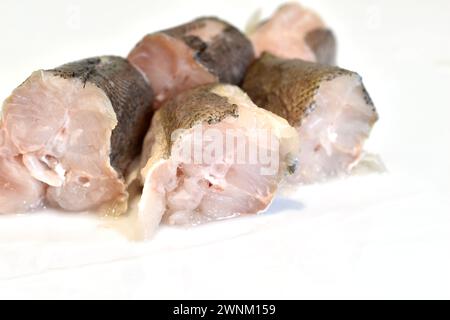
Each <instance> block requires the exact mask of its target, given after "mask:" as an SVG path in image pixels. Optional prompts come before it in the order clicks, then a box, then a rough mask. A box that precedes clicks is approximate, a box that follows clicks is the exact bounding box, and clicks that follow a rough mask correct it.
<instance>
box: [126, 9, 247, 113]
mask: <svg viewBox="0 0 450 320" xmlns="http://www.w3.org/2000/svg"><path fill="white" fill-rule="evenodd" d="M253 58H254V53H253V47H252V44H251V42H250V41H249V40H248V39H247V37H246V36H245V35H244V34H242V33H241V32H240V31H239V30H238V29H236V28H235V27H233V26H232V25H230V24H229V23H227V22H225V21H222V20H219V19H217V18H213V17H206V18H199V19H196V20H194V21H192V22H189V23H186V24H183V25H180V26H178V27H174V28H172V29H168V30H164V31H160V32H157V33H153V34H149V35H147V36H145V37H144V38H143V39H142V40H141V41H140V42H139V43H138V44H137V45H136V47H135V48H134V49H133V50H132V51H131V52H130V54H129V56H128V59H129V61H130V62H131V63H132V64H133V65H134V66H135V67H136V68H137V69H138V70H140V71H141V72H142V73H143V74H144V75H145V77H146V78H147V79H148V81H149V83H150V85H151V86H152V88H153V90H154V92H155V104H154V105H155V107H156V108H157V107H159V106H161V104H162V103H163V102H164V101H165V100H167V99H168V98H170V97H173V96H175V95H176V94H177V93H179V92H182V91H184V90H187V89H190V88H194V87H196V86H198V85H202V84H208V83H215V82H219V81H220V82H224V83H231V84H240V83H241V81H242V79H243V77H244V74H245V71H246V69H247V67H248V65H249V64H250V63H251V62H252V60H253Z"/></svg>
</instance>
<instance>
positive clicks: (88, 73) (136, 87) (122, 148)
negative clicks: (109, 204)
mask: <svg viewBox="0 0 450 320" xmlns="http://www.w3.org/2000/svg"><path fill="white" fill-rule="evenodd" d="M47 71H48V72H51V73H53V74H54V75H57V76H60V77H62V78H64V79H73V78H78V79H81V80H82V81H84V83H86V82H89V83H92V84H94V85H96V86H97V87H99V88H100V89H101V90H103V91H104V92H105V94H106V95H107V97H108V98H109V99H110V101H111V104H112V107H113V109H114V112H115V114H116V117H117V126H116V127H115V128H114V130H113V131H112V135H111V153H110V161H111V165H112V166H113V167H114V169H116V170H117V171H118V172H119V173H121V174H122V175H124V174H125V172H126V169H127V168H128V166H129V164H130V163H131V161H133V159H135V158H136V156H138V154H139V153H140V150H141V145H142V141H143V138H144V136H145V133H146V131H147V129H148V126H149V123H150V119H151V116H152V113H153V112H152V108H151V104H152V101H153V91H152V89H151V87H150V86H149V84H148V83H147V81H146V80H145V79H144V77H143V76H142V74H141V73H140V72H139V71H138V70H136V69H135V68H134V67H133V66H132V65H131V64H130V63H129V62H128V61H127V60H126V59H124V58H121V57H117V56H101V57H94V58H88V59H83V60H79V61H75V62H71V63H67V64H64V65H62V66H60V67H57V68H54V69H51V70H47Z"/></svg>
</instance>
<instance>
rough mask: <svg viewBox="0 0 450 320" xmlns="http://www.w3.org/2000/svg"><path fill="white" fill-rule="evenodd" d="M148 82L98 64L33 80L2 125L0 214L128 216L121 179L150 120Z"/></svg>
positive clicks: (125, 68) (121, 65)
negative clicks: (98, 211) (47, 211)
mask: <svg viewBox="0 0 450 320" xmlns="http://www.w3.org/2000/svg"><path fill="white" fill-rule="evenodd" d="M152 99H153V94H152V90H151V88H150V87H149V85H148V83H147V81H146V80H145V79H144V77H143V76H142V75H141V74H140V72H139V71H137V70H136V69H135V68H134V67H133V66H132V65H131V64H130V63H129V62H128V61H127V60H126V59H123V58H120V57H115V56H103V57H96V58H90V59H85V60H81V61H77V62H73V63H68V64H65V65H63V66H60V67H58V68H55V69H52V70H45V71H44V70H39V71H36V72H34V73H33V74H32V75H31V76H30V77H29V78H28V79H27V80H26V81H25V82H24V83H22V84H21V85H20V86H19V87H17V88H16V89H15V90H14V91H13V93H12V94H11V96H10V97H9V98H8V99H6V101H5V102H4V105H3V109H2V113H3V114H2V118H1V123H0V194H1V196H0V212H2V213H3V212H13V211H14V212H15V211H27V210H30V209H33V208H36V207H39V206H40V205H42V204H43V203H45V204H49V205H51V206H54V207H57V208H62V209H65V210H69V211H81V210H88V209H95V208H98V207H99V206H101V205H107V204H108V205H110V206H111V209H112V210H113V211H114V210H116V212H114V213H117V214H118V213H120V212H121V211H123V210H125V208H126V198H127V192H126V186H125V183H124V179H123V178H124V176H125V174H126V171H127V168H128V166H129V164H130V163H131V162H132V161H133V160H134V159H135V158H136V157H137V156H138V155H139V153H140V151H141V146H142V140H143V137H144V135H145V133H146V131H147V129H148V124H149V122H150V117H151V115H152V109H151V104H152Z"/></svg>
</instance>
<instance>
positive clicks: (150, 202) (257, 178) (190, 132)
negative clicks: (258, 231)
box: [138, 84, 298, 237]
mask: <svg viewBox="0 0 450 320" xmlns="http://www.w3.org/2000/svg"><path fill="white" fill-rule="evenodd" d="M230 141H231V142H230ZM297 152H298V136H297V132H296V130H295V129H294V128H292V127H291V126H290V125H289V124H288V122H287V121H286V120H284V119H282V118H281V117H278V116H276V115H275V114H273V113H271V112H269V111H267V110H264V109H261V108H258V107H257V106H255V105H254V104H253V103H252V101H251V100H250V99H249V98H248V96H247V95H246V94H245V93H244V92H242V91H241V90H240V89H239V88H238V87H236V86H232V85H225V84H212V85H205V86H201V87H198V88H195V89H192V90H189V91H186V92H184V93H182V94H180V95H178V96H177V97H175V98H174V99H171V100H169V101H168V102H167V103H166V104H164V105H163V106H162V107H161V108H160V109H159V110H158V111H157V112H156V113H155V116H154V117H153V121H152V126H151V128H150V131H149V133H148V134H147V136H146V138H145V141H144V150H143V156H142V167H143V169H142V172H141V173H142V181H143V184H144V189H143V194H142V198H141V201H140V204H139V213H138V221H139V223H140V225H141V227H142V231H143V233H144V235H145V236H146V237H149V236H151V234H152V233H153V231H154V230H155V228H156V227H157V226H158V225H159V223H160V222H161V220H162V221H164V222H166V223H169V224H197V223H202V222H207V221H212V220H219V219H225V218H229V217H234V216H237V215H242V214H255V213H258V212H261V211H263V210H265V209H266V208H267V207H268V206H269V204H270V203H271V201H272V199H273V197H274V194H275V191H276V190H277V187H278V185H279V183H280V181H281V180H282V179H283V178H284V177H285V176H288V175H290V174H292V173H293V172H294V171H295V168H296V167H295V164H296V153H297Z"/></svg>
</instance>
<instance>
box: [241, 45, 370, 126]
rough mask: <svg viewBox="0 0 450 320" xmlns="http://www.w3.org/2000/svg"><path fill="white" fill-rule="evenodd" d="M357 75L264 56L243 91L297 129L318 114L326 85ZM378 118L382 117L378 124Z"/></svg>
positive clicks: (319, 65)
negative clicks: (317, 106) (317, 102)
mask: <svg viewBox="0 0 450 320" xmlns="http://www.w3.org/2000/svg"><path fill="white" fill-rule="evenodd" d="M355 74H356V73H355V72H352V71H349V70H345V69H341V68H338V67H335V66H330V65H322V64H317V63H312V62H307V61H303V60H300V59H281V58H278V57H275V56H274V55H272V54H270V53H264V54H263V55H262V56H261V58H260V59H258V60H256V61H255V62H254V63H253V64H252V65H251V66H250V68H249V70H248V72H247V75H246V77H245V80H244V83H243V89H244V91H246V92H247V94H248V95H249V96H250V97H251V98H252V100H253V101H254V102H255V103H256V104H257V105H258V106H259V107H261V108H264V109H267V110H269V111H271V112H273V113H275V114H277V115H279V116H281V117H283V118H285V119H286V120H288V122H289V123H290V124H291V125H292V126H294V127H297V126H300V125H301V123H302V121H303V120H304V119H305V118H306V117H307V116H308V114H310V113H311V112H313V111H314V108H315V97H316V94H317V91H318V90H319V87H320V84H321V83H322V82H324V81H331V80H333V79H335V78H337V77H339V76H343V75H355ZM358 77H359V75H358ZM362 90H363V95H364V99H365V100H366V102H367V103H368V104H369V105H370V106H371V107H372V108H373V111H374V112H375V113H376V109H375V106H374V104H373V101H372V99H371V98H370V96H369V93H368V92H367V90H366V89H365V88H364V87H362ZM377 119H378V116H377V118H376V119H375V121H376V120H377Z"/></svg>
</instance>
